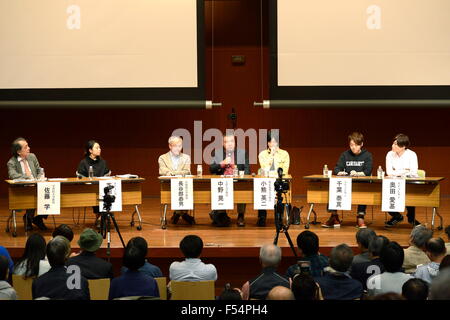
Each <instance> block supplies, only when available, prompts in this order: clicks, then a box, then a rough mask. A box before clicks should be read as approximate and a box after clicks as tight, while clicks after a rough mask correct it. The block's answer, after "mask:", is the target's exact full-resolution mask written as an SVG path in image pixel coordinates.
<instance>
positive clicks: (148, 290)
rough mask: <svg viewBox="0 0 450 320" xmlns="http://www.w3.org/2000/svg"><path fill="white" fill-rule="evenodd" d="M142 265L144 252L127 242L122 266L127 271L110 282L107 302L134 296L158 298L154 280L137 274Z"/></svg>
mask: <svg viewBox="0 0 450 320" xmlns="http://www.w3.org/2000/svg"><path fill="white" fill-rule="evenodd" d="M144 264H145V252H144V251H143V250H142V249H141V247H139V246H136V245H135V244H134V243H133V242H128V244H127V247H126V248H125V253H124V255H123V265H124V266H125V267H127V269H128V270H127V271H126V272H124V273H123V274H122V275H121V276H120V277H118V278H114V279H113V280H112V281H111V287H110V288H109V300H112V299H116V298H122V297H134V296H144V297H159V289H158V284H157V283H156V280H155V279H154V278H152V277H150V276H148V275H146V274H145V273H143V272H139V268H142V266H143V265H144Z"/></svg>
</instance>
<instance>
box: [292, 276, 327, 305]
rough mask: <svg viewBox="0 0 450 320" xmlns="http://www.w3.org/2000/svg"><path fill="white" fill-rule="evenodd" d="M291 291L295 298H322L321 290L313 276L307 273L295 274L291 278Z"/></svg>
mask: <svg viewBox="0 0 450 320" xmlns="http://www.w3.org/2000/svg"><path fill="white" fill-rule="evenodd" d="M291 289H292V292H293V293H294V297H295V300H305V301H312V300H323V297H322V292H321V290H320V287H319V285H318V284H317V283H316V282H315V281H314V278H313V277H312V276H311V275H309V274H302V273H299V274H296V275H294V278H293V279H292V288H291Z"/></svg>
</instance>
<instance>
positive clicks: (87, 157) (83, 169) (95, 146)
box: [77, 140, 111, 229]
mask: <svg viewBox="0 0 450 320" xmlns="http://www.w3.org/2000/svg"><path fill="white" fill-rule="evenodd" d="M84 149H85V154H84V159H83V160H81V161H80V164H79V165H78V169H77V176H78V177H89V169H90V168H91V167H92V171H93V176H94V177H104V176H109V175H110V174H111V171H110V170H109V169H108V165H107V164H106V161H105V160H104V159H103V158H101V157H100V154H101V152H102V149H101V148H100V144H99V143H98V142H97V141H95V140H89V141H88V142H87V143H86V146H85V148H84ZM92 209H93V211H94V213H95V215H96V223H95V227H96V228H97V229H99V228H100V219H99V217H100V209H99V207H98V206H95V207H92Z"/></svg>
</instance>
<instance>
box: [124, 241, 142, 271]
mask: <svg viewBox="0 0 450 320" xmlns="http://www.w3.org/2000/svg"><path fill="white" fill-rule="evenodd" d="M144 264H145V253H144V251H142V249H141V248H140V247H139V246H138V245H135V244H134V243H133V242H131V241H128V244H127V246H126V248H125V252H124V254H123V265H124V266H125V267H127V268H128V270H130V271H138V270H139V268H141V267H142V266H144Z"/></svg>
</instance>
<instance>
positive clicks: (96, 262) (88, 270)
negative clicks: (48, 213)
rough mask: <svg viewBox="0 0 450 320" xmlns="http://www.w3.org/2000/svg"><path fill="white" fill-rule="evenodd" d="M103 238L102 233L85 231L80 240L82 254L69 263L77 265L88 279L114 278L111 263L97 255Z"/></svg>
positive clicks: (68, 262)
mask: <svg viewBox="0 0 450 320" xmlns="http://www.w3.org/2000/svg"><path fill="white" fill-rule="evenodd" d="M102 242H103V238H102V236H101V234H100V233H98V232H96V231H94V230H92V229H89V228H87V229H84V230H83V232H82V233H81V235H80V240H78V245H79V246H80V248H81V250H82V251H81V253H80V254H79V255H77V256H75V257H73V258H70V259H69V260H68V261H67V265H68V266H71V265H77V266H79V267H80V269H81V275H82V276H83V277H85V278H86V279H105V278H109V279H112V278H113V266H112V264H111V263H109V262H107V261H105V260H103V259H101V258H98V257H97V256H96V255H95V253H96V251H97V250H98V249H99V248H100V246H101V245H102Z"/></svg>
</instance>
